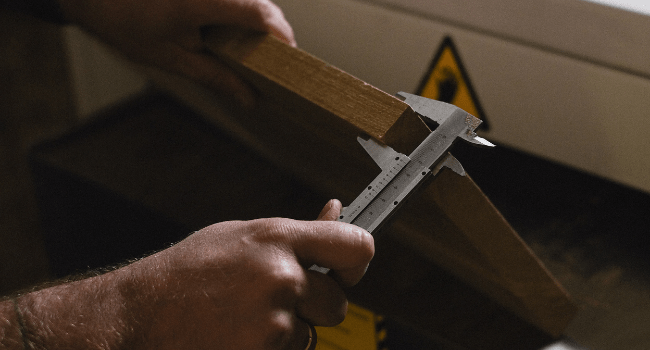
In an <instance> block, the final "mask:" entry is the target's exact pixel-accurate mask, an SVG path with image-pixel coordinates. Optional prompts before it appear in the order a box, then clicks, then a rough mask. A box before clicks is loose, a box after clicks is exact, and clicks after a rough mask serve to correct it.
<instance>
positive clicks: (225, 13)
mask: <svg viewBox="0 0 650 350" xmlns="http://www.w3.org/2000/svg"><path fill="white" fill-rule="evenodd" d="M59 2H60V4H61V7H62V10H63V12H64V14H65V15H66V16H67V18H68V19H69V20H71V21H72V22H73V23H76V24H79V25H80V26H81V27H83V28H85V29H86V30H89V31H90V32H92V33H94V34H95V35H97V36H98V37H99V38H101V39H102V40H104V41H105V42H107V43H109V44H111V45H112V46H114V47H116V48H117V49H119V50H120V51H122V52H123V53H124V54H126V55H127V56H128V57H130V58H132V59H134V60H136V61H138V62H141V63H145V64H150V65H154V66H158V67H160V68H163V69H165V70H167V71H171V72H175V73H180V74H182V75H185V76H187V77H189V78H191V79H194V80H196V81H199V82H201V83H203V84H204V85H206V86H208V87H209V88H211V89H214V90H215V91H217V92H218V93H221V94H224V95H226V96H228V97H232V98H235V99H236V100H237V101H238V102H239V103H240V104H242V105H251V104H253V103H254V94H253V92H252V90H251V89H250V88H249V87H248V86H247V85H246V84H244V83H243V82H242V81H241V80H240V79H239V78H238V77H237V76H236V75H235V74H234V73H233V72H232V71H231V70H229V69H228V68H227V67H226V66H224V65H223V64H221V63H219V62H218V61H217V60H215V59H214V58H213V57H210V56H208V55H206V54H205V53H204V46H203V42H202V38H201V28H203V27H205V26H237V27H241V28H246V29H252V30H256V31H261V32H270V33H272V34H274V35H276V36H277V37H279V38H280V39H282V40H284V41H286V42H287V43H288V44H290V45H293V46H295V45H296V42H295V39H294V36H293V31H292V29H291V26H290V25H289V23H288V22H287V21H286V19H285V18H284V15H283V14H282V11H281V10H280V8H279V7H278V6H276V5H275V4H273V3H272V2H271V1H270V0H137V1H134V0H93V1H88V0H59Z"/></svg>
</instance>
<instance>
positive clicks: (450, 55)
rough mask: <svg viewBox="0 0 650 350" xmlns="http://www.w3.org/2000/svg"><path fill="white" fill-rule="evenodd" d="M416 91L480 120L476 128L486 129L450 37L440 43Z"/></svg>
mask: <svg viewBox="0 0 650 350" xmlns="http://www.w3.org/2000/svg"><path fill="white" fill-rule="evenodd" d="M417 94H418V95H420V96H423V97H427V98H431V99H434V100H438V101H442V102H447V103H451V104H453V105H455V106H457V107H460V108H462V109H464V110H465V111H467V113H469V114H471V115H473V116H475V117H477V118H479V119H481V120H482V121H483V123H482V124H481V126H480V127H479V128H481V129H483V130H487V129H488V123H487V120H486V119H485V114H484V113H483V109H482V108H481V105H480V103H479V102H478V98H477V97H476V93H475V92H474V89H473V88H472V84H471V83H470V80H469V77H468V75H467V72H466V71H465V68H464V67H463V64H462V62H461V60H460V56H459V55H458V51H457V50H456V47H455V46H454V43H453V42H452V41H451V38H450V37H445V39H444V40H443V42H442V44H441V45H440V49H438V53H436V55H435V57H434V58H433V61H432V62H431V65H430V67H429V70H428V71H427V74H426V75H425V76H424V78H423V79H422V82H421V83H420V88H419V89H418V93H417Z"/></svg>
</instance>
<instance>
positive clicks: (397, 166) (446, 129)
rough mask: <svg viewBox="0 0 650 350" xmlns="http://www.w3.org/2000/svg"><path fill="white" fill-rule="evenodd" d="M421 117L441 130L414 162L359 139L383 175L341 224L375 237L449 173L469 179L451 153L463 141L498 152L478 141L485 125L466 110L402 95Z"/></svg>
mask: <svg viewBox="0 0 650 350" xmlns="http://www.w3.org/2000/svg"><path fill="white" fill-rule="evenodd" d="M397 96H398V97H400V98H401V99H402V100H404V102H406V103H407V104H408V105H409V106H410V107H411V108H412V109H413V110H414V111H415V112H416V113H418V114H419V115H420V116H422V117H424V118H426V119H429V120H431V121H433V122H435V123H437V124H438V127H437V128H436V129H435V130H434V131H433V132H431V134H429V136H427V138H425V139H424V141H422V143H420V145H419V146H418V147H417V148H416V149H415V150H414V151H413V152H412V153H411V154H410V155H408V156H406V155H404V154H401V153H399V152H397V151H395V150H393V149H392V148H391V147H389V146H386V145H384V144H381V143H379V142H377V141H376V140H374V139H372V138H370V139H368V140H365V139H363V138H361V137H359V138H358V141H359V143H360V144H361V145H362V146H363V148H365V150H366V151H367V152H368V154H369V155H370V156H371V157H372V159H373V160H374V161H375V162H376V163H377V164H378V165H379V167H380V168H381V170H382V171H381V173H380V174H379V175H378V176H377V177H376V178H375V179H374V180H373V181H372V182H371V183H370V184H369V185H368V186H367V187H366V189H364V190H363V191H362V192H361V194H359V196H358V197H357V198H356V199H355V200H354V201H353V202H352V203H350V205H349V206H347V207H345V208H343V210H342V211H341V216H340V217H339V220H338V221H342V222H347V223H351V224H354V225H357V226H359V227H362V228H364V229H365V230H367V231H368V232H370V233H375V232H376V231H377V230H378V229H380V228H381V226H382V224H384V223H385V222H386V220H387V219H388V218H389V217H390V216H391V215H392V214H393V213H394V212H395V211H396V210H397V208H399V207H400V205H401V204H402V203H404V202H405V200H406V199H407V198H408V196H409V195H411V194H412V193H414V190H416V189H417V188H418V187H419V186H420V185H422V184H423V183H424V181H426V180H427V179H429V178H430V177H432V176H436V175H437V174H438V173H439V172H440V170H441V169H442V168H443V167H447V168H450V169H451V170H453V171H454V172H456V173H457V174H459V175H461V176H465V170H464V169H463V167H462V165H461V164H460V162H458V160H456V158H454V157H453V156H452V155H451V154H449V153H447V150H448V149H449V147H451V145H452V144H453V143H454V142H455V141H456V138H461V139H463V140H465V141H468V142H471V143H474V144H477V145H482V146H489V147H493V146H494V145H493V144H492V143H490V142H489V141H487V140H485V139H483V138H481V137H479V136H477V135H476V133H475V130H476V128H477V127H478V126H479V125H480V124H481V120H480V119H478V118H476V117H474V116H472V115H471V114H469V113H467V112H465V111H464V110H462V109H460V108H458V107H456V106H454V105H451V104H448V103H445V102H440V101H436V100H431V99H428V98H425V97H421V96H417V95H412V94H408V93H405V92H399V93H398V94H397Z"/></svg>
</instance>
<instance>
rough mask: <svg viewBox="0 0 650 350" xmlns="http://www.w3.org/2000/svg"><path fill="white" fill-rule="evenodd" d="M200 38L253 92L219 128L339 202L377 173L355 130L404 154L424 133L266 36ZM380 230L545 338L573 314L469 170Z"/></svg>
mask: <svg viewBox="0 0 650 350" xmlns="http://www.w3.org/2000/svg"><path fill="white" fill-rule="evenodd" d="M206 43H207V45H208V48H209V51H210V52H212V53H213V54H215V55H216V56H217V57H218V58H219V59H221V60H223V61H224V62H226V63H228V64H229V65H231V67H233V69H235V70H236V71H237V72H239V74H241V76H242V77H243V78H244V79H246V80H247V81H248V82H250V84H251V85H252V86H254V87H255V88H256V89H257V91H258V92H259V94H260V104H259V106H258V108H257V109H256V111H254V112H253V113H248V114H246V113H241V114H238V115H237V116H236V117H235V118H232V119H230V120H224V123H223V124H224V125H237V130H246V133H247V136H246V137H247V138H248V139H249V140H250V139H254V142H253V143H252V145H253V146H254V147H256V148H257V149H258V151H259V152H260V153H262V154H265V155H267V156H268V157H269V158H271V159H273V160H275V161H276V162H277V163H278V164H281V165H282V166H283V167H286V168H288V169H290V170H292V171H293V172H294V173H296V174H298V175H299V176H301V178H303V179H304V180H305V181H307V182H309V183H311V184H312V185H313V186H314V187H316V188H318V189H320V190H322V191H324V192H325V193H327V194H330V195H331V196H333V197H338V198H340V199H341V200H342V201H343V203H344V204H345V203H349V202H350V201H351V200H352V199H354V197H355V196H356V194H357V193H358V192H360V191H361V189H362V188H364V187H365V185H366V184H367V183H369V182H370V180H371V179H372V178H373V177H374V176H376V174H377V173H378V168H377V167H376V166H375V165H374V163H373V162H372V161H371V160H370V158H369V157H368V156H367V155H365V153H364V151H363V150H362V148H361V147H360V146H359V145H358V144H357V143H356V136H357V135H359V134H365V135H369V136H372V137H374V138H376V139H378V140H380V141H382V142H384V143H386V144H388V145H390V146H391V147H393V148H395V149H397V150H399V151H400V152H402V153H406V154H408V153H410V151H411V150H412V149H413V148H414V147H415V146H416V145H417V144H419V142H420V141H421V140H422V139H424V137H426V135H427V134H428V133H429V132H430V131H429V129H428V128H427V127H426V125H425V124H424V123H423V122H422V121H421V120H420V119H419V117H418V116H417V114H415V113H414V112H413V111H412V110H411V109H410V107H409V106H408V105H407V104H405V103H404V102H402V101H401V100H399V99H397V98H395V97H393V96H392V95H389V94H386V93H384V92H382V91H380V90H379V89H376V88H374V87H372V86H370V85H369V84H366V83H365V82H363V81H361V80H359V79H356V78H354V77H352V76H350V75H348V74H346V73H345V72H343V71H341V70H339V69H337V68H335V67H333V66H331V65H328V64H327V63H325V62H323V61H321V60H319V59H317V58H315V57H313V56H311V55H309V54H308V53H306V52H303V51H301V50H299V49H295V48H292V47H289V46H287V45H285V44H283V43H282V42H280V41H279V40H277V39H275V38H274V37H272V36H270V35H262V34H253V33H241V32H234V31H233V32H231V33H225V34H224V32H223V31H220V32H216V31H215V32H209V33H207V35H206ZM477 152H480V150H477ZM387 231H388V232H389V233H388V234H389V235H390V236H391V239H396V240H399V241H400V242H403V243H404V244H405V245H407V246H410V247H411V249H413V250H416V251H418V252H419V253H420V254H421V255H422V256H424V257H426V259H428V261H430V262H433V263H435V264H436V265H438V266H440V267H443V268H444V269H445V270H447V271H449V272H450V273H451V274H452V275H454V276H456V277H457V278H459V279H460V280H462V281H463V282H465V283H467V284H468V285H470V286H472V287H473V288H475V289H476V290H478V291H480V292H481V293H484V294H485V295H487V296H488V297H489V298H491V299H492V300H494V301H496V302H497V303H498V304H499V305H501V306H503V307H504V308H505V309H507V310H509V311H510V312H513V313H514V314H516V315H518V316H519V317H520V318H521V319H523V320H525V321H526V322H529V323H530V324H532V325H534V326H535V327H537V328H539V329H540V330H542V331H544V332H546V333H547V334H550V335H552V336H559V335H560V334H561V333H562V332H563V331H564V329H565V328H566V326H567V325H568V323H569V321H570V320H571V319H572V317H573V316H574V314H575V312H576V307H575V306H574V305H573V303H572V302H571V301H570V299H569V296H568V295H567V293H566V292H565V290H564V289H563V288H562V287H561V286H560V285H559V284H558V282H557V281H556V280H555V279H554V278H553V276H551V274H550V273H549V272H548V271H547V270H546V269H545V268H544V266H543V264H542V263H541V262H540V261H539V259H537V257H535V255H534V254H533V253H532V251H531V250H530V249H529V248H528V247H527V246H526V244H525V243H524V242H523V241H522V240H521V239H520V238H519V236H518V235H517V234H516V232H514V230H513V229H512V228H511V227H510V225H509V224H508V223H507V222H506V221H505V219H504V218H503V217H502V216H501V215H500V214H499V212H498V211H497V210H496V209H495V208H494V206H492V204H491V203H490V201H489V200H488V199H487V198H486V197H485V195H484V194H483V193H482V192H481V191H480V189H479V188H478V187H477V186H476V184H475V183H474V182H473V181H472V179H471V178H470V177H469V176H465V177H462V176H459V175H457V174H455V173H453V172H451V171H443V172H442V173H441V174H440V176H439V178H437V179H436V180H435V181H433V183H432V184H431V185H430V186H429V187H428V188H426V190H425V191H424V193H423V194H422V195H421V196H419V197H418V198H416V199H414V200H412V201H411V202H410V203H409V204H408V205H407V206H406V207H405V208H404V209H403V210H402V211H401V212H400V213H398V214H397V215H396V218H395V222H394V224H393V225H392V226H391V227H390V228H388V229H387ZM394 259H399V257H394ZM486 322H487V320H486Z"/></svg>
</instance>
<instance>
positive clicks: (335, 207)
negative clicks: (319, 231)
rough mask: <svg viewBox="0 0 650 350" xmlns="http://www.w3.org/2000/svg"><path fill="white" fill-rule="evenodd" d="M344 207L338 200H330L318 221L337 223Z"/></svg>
mask: <svg viewBox="0 0 650 350" xmlns="http://www.w3.org/2000/svg"><path fill="white" fill-rule="evenodd" d="M342 207H343V205H342V204H341V202H340V201H339V200H338V199H330V201H329V202H327V204H325V207H323V210H321V212H320V214H318V219H316V220H317V221H336V220H337V219H338V218H339V215H340V214H341V208H342Z"/></svg>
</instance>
